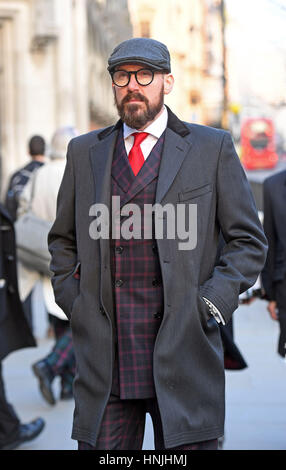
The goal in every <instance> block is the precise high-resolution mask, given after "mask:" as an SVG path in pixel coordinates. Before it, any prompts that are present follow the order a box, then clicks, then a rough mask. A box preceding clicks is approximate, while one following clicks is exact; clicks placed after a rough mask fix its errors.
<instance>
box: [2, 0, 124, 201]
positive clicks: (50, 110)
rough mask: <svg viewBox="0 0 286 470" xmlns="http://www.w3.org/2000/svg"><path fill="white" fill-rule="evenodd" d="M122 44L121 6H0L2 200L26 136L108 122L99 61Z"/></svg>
mask: <svg viewBox="0 0 286 470" xmlns="http://www.w3.org/2000/svg"><path fill="white" fill-rule="evenodd" d="M129 37H131V25H130V22H129V15H128V8H127V0H0V155H1V175H0V182H1V197H2V198H3V194H4V192H5V189H6V186H7V182H8V177H9V175H10V174H11V173H12V172H14V171H15V169H16V168H18V167H20V166H22V165H24V164H25V163H26V162H27V161H28V158H29V157H28V155H27V143H28V140H29V138H30V137H31V136H32V135H34V134H40V135H42V136H43V137H44V138H45V139H46V141H47V143H49V142H50V139H51V137H52V134H53V133H54V131H55V130H56V129H57V128H58V127H60V126H64V125H74V126H75V127H76V128H77V129H78V130H79V132H80V133H84V132H87V131H89V130H90V129H91V128H94V127H97V126H101V125H107V124H108V123H109V122H110V121H112V120H113V119H114V113H115V112H114V107H113V95H112V90H111V87H110V77H109V74H108V72H107V70H106V60H107V57H108V55H109V54H110V52H111V50H112V49H113V47H114V45H115V43H116V42H117V40H121V39H122V40H123V39H126V38H129Z"/></svg>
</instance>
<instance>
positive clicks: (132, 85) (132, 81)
mask: <svg viewBox="0 0 286 470" xmlns="http://www.w3.org/2000/svg"><path fill="white" fill-rule="evenodd" d="M128 90H130V91H135V90H139V85H138V83H137V80H136V78H135V75H134V73H132V74H131V75H130V81H129V83H128Z"/></svg>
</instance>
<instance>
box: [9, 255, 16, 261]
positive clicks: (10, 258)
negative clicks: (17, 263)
mask: <svg viewBox="0 0 286 470" xmlns="http://www.w3.org/2000/svg"><path fill="white" fill-rule="evenodd" d="M14 259H15V257H14V256H13V255H7V260H8V261H14Z"/></svg>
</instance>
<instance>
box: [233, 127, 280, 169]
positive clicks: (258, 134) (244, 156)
mask: <svg viewBox="0 0 286 470" xmlns="http://www.w3.org/2000/svg"><path fill="white" fill-rule="evenodd" d="M241 161H242V164H243V166H244V167H245V168H246V169H247V170H258V169H264V168H273V167H274V166H275V165H276V163H277V162H278V155H277V153H276V149H275V129H274V124H273V121H272V120H271V119H266V118H251V119H246V120H245V121H244V122H243V123H242V126H241Z"/></svg>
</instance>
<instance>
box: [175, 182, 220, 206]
mask: <svg viewBox="0 0 286 470" xmlns="http://www.w3.org/2000/svg"><path fill="white" fill-rule="evenodd" d="M211 191H212V184H205V185H203V186H200V187H199V188H195V189H190V190H187V191H182V192H180V193H179V194H178V196H179V201H180V202H182V201H187V200H189V199H194V198H195V197H200V196H203V195H204V194H207V193H209V192H211Z"/></svg>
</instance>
